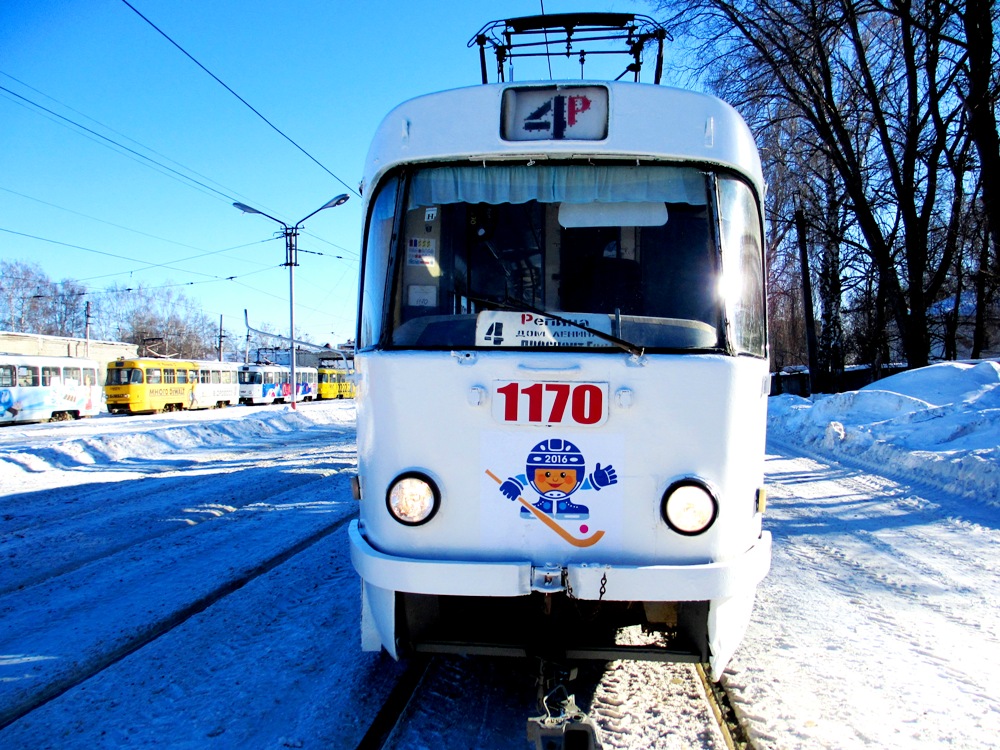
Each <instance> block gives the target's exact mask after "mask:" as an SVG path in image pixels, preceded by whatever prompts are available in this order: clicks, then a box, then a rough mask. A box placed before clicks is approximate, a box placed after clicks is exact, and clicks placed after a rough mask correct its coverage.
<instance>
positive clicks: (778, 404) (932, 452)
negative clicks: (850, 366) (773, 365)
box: [768, 361, 1000, 507]
mask: <svg viewBox="0 0 1000 750" xmlns="http://www.w3.org/2000/svg"><path fill="white" fill-rule="evenodd" d="M768 438H769V439H771V440H774V441H776V442H778V443H784V444H787V445H800V446H804V447H806V448H807V449H809V450H812V451H815V452H818V453H822V454H824V455H827V456H829V457H831V458H834V459H837V458H844V459H849V460H851V461H853V462H854V463H859V464H861V465H862V466H865V467H867V468H869V469H873V470H877V471H879V472H880V473H882V474H886V473H887V472H888V473H890V474H893V475H895V476H897V477H899V478H901V479H903V480H904V481H910V482H912V481H918V482H925V483H929V484H932V485H934V486H936V487H939V488H941V489H944V490H947V491H949V492H955V493H958V494H961V495H965V496H967V497H970V498H975V499H977V500H980V501H982V502H984V503H988V504H990V505H995V506H998V507H1000V498H998V497H997V491H996V488H997V487H998V486H1000V461H998V459H1000V364H998V363H997V362H993V361H984V362H979V363H976V364H971V363H961V362H944V363H941V364H936V365H931V366H930V367H924V368H921V369H918V370H910V371H907V372H903V373H900V374H898V375H893V376H892V377H889V378H886V379H885V380H880V381H878V382H877V383H873V384H871V385H869V386H866V387H865V388H863V389H861V390H859V391H851V392H848V393H838V394H834V395H823V394H818V395H815V396H813V397H812V398H811V399H805V398H801V397H799V396H791V395H787V394H785V395H781V396H775V397H773V398H771V399H770V400H769V404H768Z"/></svg>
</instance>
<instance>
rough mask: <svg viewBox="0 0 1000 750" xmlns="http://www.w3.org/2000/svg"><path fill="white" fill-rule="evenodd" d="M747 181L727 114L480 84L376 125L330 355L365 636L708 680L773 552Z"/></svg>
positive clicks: (633, 96) (604, 89)
mask: <svg viewBox="0 0 1000 750" xmlns="http://www.w3.org/2000/svg"><path fill="white" fill-rule="evenodd" d="M507 23H511V22H510V21H508V22H507ZM484 70H485V68H484ZM484 78H485V73H484ZM763 193H764V184H763V179H762V174H761V167H760V162H759V157H758V153H757V149H756V147H755V144H754V140H753V137H752V136H751V134H750V132H749V130H748V128H747V127H746V125H745V124H744V122H743V120H742V119H741V118H740V116H739V115H738V114H737V113H736V112H735V111H734V110H733V109H732V108H730V107H729V106H728V105H726V104H725V103H723V102H722V101H719V100H718V99H715V98H713V97H711V96H706V95H701V94H697V93H692V92H688V91H682V90H677V89H670V88H666V87H661V86H654V85H646V84H639V83H618V82H599V81H591V80H583V81H575V82H557V83H552V82H545V83H537V84H536V83H500V84H484V85H482V86H476V87H473V88H466V89H460V90H454V91H445V92H441V93H435V94H430V95H427V96H422V97H419V98H416V99H413V100H411V101H408V102H406V103H404V104H402V105H400V106H399V107H397V108H396V109H395V110H393V111H392V112H391V113H390V114H389V115H388V116H387V117H386V118H385V120H384V121H383V123H382V124H381V126H380V127H379V129H378V131H377V132H376V134H375V137H374V141H373V143H372V145H371V148H370V151H369V153H368V158H367V162H366V167H365V174H364V198H365V217H366V219H365V232H364V259H363V270H362V279H361V287H360V300H361V301H360V312H359V328H358V336H357V354H356V358H355V363H356V368H357V388H358V392H357V399H358V403H357V424H358V452H359V455H358V482H357V484H356V488H355V490H356V494H357V496H358V497H359V499H360V519H359V520H357V521H355V522H353V523H352V524H351V527H350V542H351V553H352V560H353V564H354V566H355V568H356V570H357V572H358V573H359V574H360V576H361V578H362V592H363V607H362V612H363V614H362V642H363V646H364V648H365V649H368V650H378V649H379V648H384V649H385V650H386V651H387V652H389V653H390V654H391V655H393V656H398V655H400V654H403V653H406V652H412V651H425V652H459V653H485V654H511V655H541V656H544V657H554V658H598V659H614V658H640V659H655V660H667V661H692V662H707V663H710V665H711V673H712V675H713V676H714V678H716V679H717V678H718V676H719V675H720V674H721V672H722V669H723V668H724V666H725V664H726V662H727V661H728V660H729V658H730V657H731V655H732V653H733V651H734V650H735V648H736V647H737V646H738V644H739V642H740V640H741V639H742V636H743V633H744V630H745V627H746V624H747V621H748V619H749V616H750V611H751V608H752V605H753V598H754V594H755V591H756V587H757V584H758V582H759V581H760V580H761V579H762V578H763V577H764V576H765V575H766V573H767V571H768V569H769V566H770V558H771V537H770V534H769V532H767V531H764V530H762V514H763V510H764V497H765V494H764V490H763V456H764V431H765V416H766V397H767V394H768V391H769V387H768V386H769V374H768V363H767V358H766V333H765V301H764V300H765V296H764V274H763V220H762V201H763Z"/></svg>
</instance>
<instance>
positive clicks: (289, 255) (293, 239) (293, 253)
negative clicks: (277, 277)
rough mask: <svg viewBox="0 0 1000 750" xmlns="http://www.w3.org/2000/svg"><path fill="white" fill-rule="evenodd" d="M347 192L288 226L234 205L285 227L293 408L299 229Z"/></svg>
mask: <svg viewBox="0 0 1000 750" xmlns="http://www.w3.org/2000/svg"><path fill="white" fill-rule="evenodd" d="M350 197H351V196H349V195H348V194H347V193H341V194H340V195H338V196H337V197H336V198H332V199H331V200H328V201H327V202H326V203H324V204H323V205H322V206H320V207H319V208H317V209H316V210H315V211H313V212H312V213H311V214H309V216H306V217H305V218H304V219H301V220H299V221H298V222H297V223H296V224H295V226H291V227H290V226H288V224H286V223H285V222H283V221H282V220H281V219H276V218H274V217H273V216H271V215H270V214H266V213H264V212H263V211H258V210H257V209H256V208H252V207H250V206H248V205H246V204H245V203H234V204H233V206H235V207H236V208H238V209H239V210H240V211H242V212H243V213H246V214H260V215H261V216H264V217H266V218H268V219H270V220H271V221H276V222H278V223H279V224H281V226H282V229H283V234H284V236H285V262H284V263H283V264H282V265H286V266H288V327H289V332H288V342H289V343H288V348H289V360H290V361H291V369H292V408H293V409H294V408H295V397H296V395H297V391H296V381H295V266H297V265H298V264H299V261H298V236H299V229H300V228H301V227H302V224H303V223H305V221H306V219H309V218H311V217H313V216H315V215H316V214H318V213H319V212H320V211H322V210H323V209H325V208H333V207H334V206H339V205H341V204H343V203H346V202H347V199H348V198H350Z"/></svg>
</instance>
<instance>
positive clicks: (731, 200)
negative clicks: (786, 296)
mask: <svg viewBox="0 0 1000 750" xmlns="http://www.w3.org/2000/svg"><path fill="white" fill-rule="evenodd" d="M719 215H720V218H721V221H722V253H723V281H722V295H723V297H724V298H725V303H726V307H727V309H728V311H729V320H730V323H731V325H732V335H733V344H734V346H735V348H736V350H737V352H738V353H740V354H750V355H753V356H756V357H763V356H765V345H766V333H765V319H766V318H765V306H764V305H765V302H764V266H763V259H762V240H761V228H760V214H759V212H758V209H757V203H756V201H755V200H754V198H753V194H752V193H751V191H750V189H749V188H748V187H747V186H746V185H745V184H744V183H742V182H740V181H738V180H735V179H732V178H724V179H720V180H719Z"/></svg>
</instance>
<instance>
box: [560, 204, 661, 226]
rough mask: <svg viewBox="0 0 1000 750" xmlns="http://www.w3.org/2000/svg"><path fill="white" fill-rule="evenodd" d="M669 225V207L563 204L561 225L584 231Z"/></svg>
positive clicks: (657, 205)
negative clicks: (584, 228)
mask: <svg viewBox="0 0 1000 750" xmlns="http://www.w3.org/2000/svg"><path fill="white" fill-rule="evenodd" d="M666 223H667V206H666V204H665V203H654V202H642V203H560V204H559V225H560V226H562V227H565V228H566V229H576V228H580V227H662V226H663V225H664V224H666Z"/></svg>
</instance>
